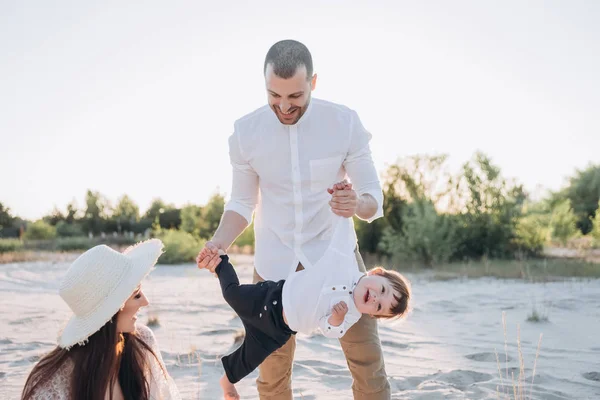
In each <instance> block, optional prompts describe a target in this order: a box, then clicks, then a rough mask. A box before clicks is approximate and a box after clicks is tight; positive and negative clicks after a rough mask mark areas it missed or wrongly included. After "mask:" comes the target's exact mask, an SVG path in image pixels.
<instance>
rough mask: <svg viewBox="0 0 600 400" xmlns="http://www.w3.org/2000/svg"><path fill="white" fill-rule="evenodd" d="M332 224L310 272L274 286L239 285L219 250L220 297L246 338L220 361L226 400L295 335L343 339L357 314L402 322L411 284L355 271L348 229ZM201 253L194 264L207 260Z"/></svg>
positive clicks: (391, 275)
mask: <svg viewBox="0 0 600 400" xmlns="http://www.w3.org/2000/svg"><path fill="white" fill-rule="evenodd" d="M335 218H336V219H337V222H336V227H335V230H334V234H333V237H332V240H331V244H330V246H329V248H328V249H327V251H326V252H325V254H324V256H323V257H322V258H321V259H320V260H319V261H318V262H317V263H316V264H314V265H313V266H312V267H310V268H307V269H304V270H302V271H298V272H295V273H292V274H290V276H289V277H288V279H286V280H281V281H279V282H273V281H264V282H259V283H257V284H247V285H240V282H239V280H238V277H237V274H236V273H235V270H234V268H233V266H232V265H231V263H230V262H229V257H228V256H227V255H226V254H225V253H224V252H222V251H220V253H219V254H222V255H221V262H220V263H219V264H218V265H217V266H216V267H214V268H212V269H211V271H212V272H216V274H217V276H218V277H219V282H220V284H221V290H222V292H223V297H224V298H225V300H226V301H227V303H228V304H229V305H230V306H231V307H232V308H233V309H234V311H235V312H236V313H237V314H238V316H239V317H240V319H241V320H242V323H243V325H244V329H245V331H246V336H245V338H244V342H243V343H242V345H241V346H240V347H239V348H238V349H237V350H235V351H234V352H233V353H231V354H229V355H227V356H224V357H223V358H222V359H221V361H222V363H223V367H224V369H225V375H223V377H222V378H221V381H220V384H221V387H222V388H223V393H224V397H225V399H239V395H238V393H237V391H236V389H235V386H234V384H235V383H237V382H238V381H240V380H241V379H242V378H244V377H245V376H247V375H248V374H250V373H251V372H252V371H253V370H254V369H256V368H257V367H258V366H259V365H260V364H261V363H262V362H263V361H264V360H265V358H267V357H268V356H269V355H270V354H271V353H273V352H274V351H275V350H277V349H278V348H280V347H281V346H283V345H284V344H285V343H286V342H287V340H288V339H289V338H290V336H291V335H294V334H296V333H297V332H302V333H307V334H309V333H311V332H312V331H314V330H315V329H316V328H319V329H320V330H321V332H322V333H323V334H324V335H325V336H327V337H331V338H340V337H342V336H343V335H344V334H345V333H346V331H348V329H350V327H351V326H352V325H353V324H354V323H356V322H357V321H358V320H359V319H360V317H361V316H362V314H367V315H370V316H372V317H374V318H395V317H403V316H404V315H405V314H406V312H407V309H408V303H409V300H410V297H411V289H410V283H409V282H408V280H407V279H406V278H404V277H403V276H402V275H401V274H400V273H398V272H396V271H390V270H386V269H384V268H381V267H377V268H374V269H372V270H370V271H368V272H367V273H366V274H365V273H363V272H360V271H359V269H358V264H357V261H356V257H355V255H354V246H355V243H356V242H355V238H354V239H353V237H354V236H353V235H352V233H353V232H352V229H353V228H352V225H351V224H349V223H348V221H347V220H345V218H342V217H337V216H336V217H335ZM204 253H207V252H206V250H202V252H200V254H199V255H198V260H201V259H203V258H204V257H206V256H208V254H204Z"/></svg>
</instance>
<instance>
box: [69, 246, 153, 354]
mask: <svg viewBox="0 0 600 400" xmlns="http://www.w3.org/2000/svg"><path fill="white" fill-rule="evenodd" d="M162 249H163V243H162V242H161V241H160V240H158V239H150V240H146V241H144V242H140V243H138V244H136V245H134V246H131V247H129V248H127V249H126V250H125V251H124V252H123V253H119V252H118V251H115V250H113V249H111V248H110V247H108V246H105V245H99V246H95V247H92V248H91V249H89V250H88V251H86V252H85V253H83V254H82V255H80V256H79V257H78V258H77V259H76V260H75V261H74V262H73V264H71V266H70V267H69V270H68V271H67V274H66V276H65V277H64V279H63V282H62V283H61V285H60V289H59V294H60V297H62V299H63V300H64V301H65V302H66V303H67V305H68V306H69V308H70V309H71V310H72V311H73V314H74V315H73V316H72V317H71V319H70V320H69V322H68V323H67V325H66V327H65V328H64V329H63V331H62V333H61V334H60V336H59V338H58V345H59V346H60V347H62V348H66V349H69V348H71V347H72V346H73V345H75V344H85V343H86V342H87V339H88V338H89V337H90V336H91V335H93V334H94V333H96V332H97V331H99V330H100V328H102V327H103V326H104V325H105V324H106V323H107V322H108V321H109V320H110V319H111V318H112V317H113V316H114V315H115V314H116V313H117V312H118V311H119V310H120V309H121V308H122V307H123V304H124V303H125V302H126V301H127V299H129V297H130V296H131V294H132V293H133V292H134V290H135V289H136V287H137V286H138V285H139V284H140V282H141V281H142V280H143V279H144V278H145V277H146V275H148V274H149V273H150V271H151V270H152V269H153V267H154V264H156V261H157V260H158V257H159V256H160V255H161V254H162Z"/></svg>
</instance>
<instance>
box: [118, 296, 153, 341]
mask: <svg viewBox="0 0 600 400" xmlns="http://www.w3.org/2000/svg"><path fill="white" fill-rule="evenodd" d="M148 304H149V303H148V299H147V298H146V295H144V293H143V292H142V287H141V285H140V286H138V287H137V289H135V291H134V292H133V294H132V295H131V297H129V299H128V300H127V301H126V302H125V304H124V305H123V309H121V311H119V313H118V314H117V332H119V333H131V332H134V331H135V321H136V320H137V312H138V311H139V309H140V308H142V307H146V306H147V305H148Z"/></svg>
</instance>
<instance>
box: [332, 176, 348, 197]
mask: <svg viewBox="0 0 600 400" xmlns="http://www.w3.org/2000/svg"><path fill="white" fill-rule="evenodd" d="M337 190H352V184H351V183H350V182H348V180H346V179H344V180H343V181H341V182H338V183H334V184H333V186H332V187H331V188H328V189H327V193H329V194H333V193H334V192H336V191H337Z"/></svg>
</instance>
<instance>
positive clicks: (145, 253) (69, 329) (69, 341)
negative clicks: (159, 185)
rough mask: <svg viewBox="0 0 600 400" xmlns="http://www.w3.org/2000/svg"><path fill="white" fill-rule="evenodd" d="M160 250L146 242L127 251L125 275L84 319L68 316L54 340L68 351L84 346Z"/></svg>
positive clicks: (151, 266) (159, 246)
mask: <svg viewBox="0 0 600 400" xmlns="http://www.w3.org/2000/svg"><path fill="white" fill-rule="evenodd" d="M162 250H163V244H162V242H161V241H160V240H158V239H150V240H146V241H144V242H140V243H138V244H136V245H134V246H131V247H129V248H127V249H126V250H125V251H124V252H123V254H125V255H126V256H127V258H129V259H130V260H131V263H132V264H131V265H132V266H131V268H130V269H129V271H128V272H127V274H125V276H123V278H122V280H121V282H120V283H119V285H118V286H117V287H116V288H115V290H113V292H112V293H111V294H110V295H109V296H108V297H107V299H106V300H105V301H104V302H102V303H101V304H100V306H99V307H98V308H97V309H96V310H94V311H93V312H90V313H89V314H88V315H86V316H76V315H74V316H73V317H71V319H70V320H69V322H67V325H66V326H65V328H64V329H63V331H62V333H61V335H60V337H59V339H58V345H59V346H60V347H62V348H66V349H69V348H71V347H72V346H73V345H75V344H84V343H85V342H86V341H87V339H88V338H89V337H90V336H91V335H93V334H94V333H96V332H98V331H99V330H100V328H102V327H103V326H104V325H106V323H107V322H108V321H110V319H111V318H112V317H113V316H114V315H115V314H116V313H117V312H118V311H119V310H120V309H121V308H122V307H123V304H124V303H125V302H126V301H127V299H129V297H130V296H131V294H132V293H133V292H134V291H135V289H136V288H137V286H138V285H139V284H140V282H141V281H142V280H144V278H145V277H146V276H147V275H148V274H149V273H150V272H151V271H152V270H153V269H154V265H155V264H156V262H157V261H158V257H160V255H161V254H162Z"/></svg>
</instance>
